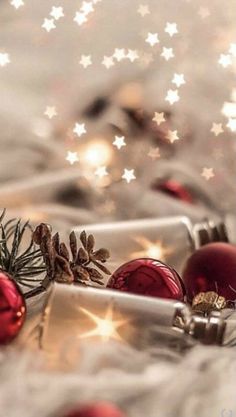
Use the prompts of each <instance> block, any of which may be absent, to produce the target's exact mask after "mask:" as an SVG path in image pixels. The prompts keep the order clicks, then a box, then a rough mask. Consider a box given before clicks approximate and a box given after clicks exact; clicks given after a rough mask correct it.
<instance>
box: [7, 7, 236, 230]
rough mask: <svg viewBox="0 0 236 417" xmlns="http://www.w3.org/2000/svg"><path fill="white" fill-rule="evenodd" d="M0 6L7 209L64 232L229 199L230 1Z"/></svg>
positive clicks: (235, 139) (234, 76) (230, 203)
mask: <svg viewBox="0 0 236 417" xmlns="http://www.w3.org/2000/svg"><path fill="white" fill-rule="evenodd" d="M0 12H1V13H0V19H1V24H0V92H1V93H0V94H1V101H0V107H1V112H0V125H1V136H0V155H1V163H0V187H1V192H0V206H2V207H7V208H8V213H9V215H12V214H14V215H15V214H16V215H20V216H22V217H23V218H25V219H28V218H30V219H31V221H32V222H35V223H37V222H39V221H46V222H48V223H51V224H52V225H53V226H55V227H57V228H59V230H62V231H67V230H68V229H70V228H71V227H74V226H77V225H80V224H86V223H100V222H106V221H113V220H126V219H138V218H147V217H149V218H150V217H151V218H157V217H162V216H173V215H187V216H188V217H190V218H191V219H192V220H193V221H197V220H199V219H201V218H203V217H204V216H220V217H222V216H223V217H224V216H225V214H229V213H234V212H235V208H236V197H235V188H236V186H235V171H236V167H235V152H236V136H235V135H236V28H235V21H236V1H235V0H228V1H227V2H222V1H220V0H211V2H205V1H203V0H195V1H193V0H169V1H168V2H166V1H164V0H159V1H156V0H147V1H145V0H142V1H141V0H138V1H137V0H132V1H131V0H130V1H125V0H113V1H112V0H91V1H76V2H68V1H64V0H57V1H55V0H54V1H51V0H42V1H40V2H38V1H36V0H30V1H27V0H24V1H23V0H12V1H4V0H2V1H1V2H0Z"/></svg>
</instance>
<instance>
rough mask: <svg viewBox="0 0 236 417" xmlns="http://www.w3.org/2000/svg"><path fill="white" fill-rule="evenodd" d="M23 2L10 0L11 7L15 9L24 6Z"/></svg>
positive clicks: (21, 0)
mask: <svg viewBox="0 0 236 417" xmlns="http://www.w3.org/2000/svg"><path fill="white" fill-rule="evenodd" d="M24 4H25V3H24V2H23V0H12V1H11V5H12V6H14V7H15V9H19V7H21V6H24Z"/></svg>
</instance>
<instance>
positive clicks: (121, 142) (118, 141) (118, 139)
mask: <svg viewBox="0 0 236 417" xmlns="http://www.w3.org/2000/svg"><path fill="white" fill-rule="evenodd" d="M112 144H113V145H114V146H116V147H117V149H119V150H120V149H121V148H122V147H123V146H126V143H125V137H124V136H115V140H114V142H112Z"/></svg>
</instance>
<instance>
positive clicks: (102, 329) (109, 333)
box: [80, 306, 128, 342]
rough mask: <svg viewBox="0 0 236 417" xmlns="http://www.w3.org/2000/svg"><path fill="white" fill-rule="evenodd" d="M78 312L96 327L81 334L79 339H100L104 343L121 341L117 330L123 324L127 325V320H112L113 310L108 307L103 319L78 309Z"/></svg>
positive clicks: (83, 309) (85, 310)
mask: <svg viewBox="0 0 236 417" xmlns="http://www.w3.org/2000/svg"><path fill="white" fill-rule="evenodd" d="M80 310H81V311H82V312H83V313H84V314H86V316H88V317H89V318H90V319H91V320H92V321H93V322H94V323H95V324H96V327H95V328H94V329H93V330H90V331H88V332H86V333H83V334H82V335H81V336H80V338H83V339H84V338H87V337H96V336H98V337H101V339H102V340H103V341H104V342H108V340H110V339H116V340H122V338H121V337H120V335H119V333H118V332H117V329H118V328H119V327H121V326H123V325H124V324H127V322H128V320H113V309H112V307H111V306H109V307H108V309H107V312H106V314H105V317H104V318H101V317H99V316H97V315H96V314H93V313H91V312H90V311H89V310H87V309H85V308H83V307H80Z"/></svg>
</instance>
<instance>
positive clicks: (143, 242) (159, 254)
mask: <svg viewBox="0 0 236 417" xmlns="http://www.w3.org/2000/svg"><path fill="white" fill-rule="evenodd" d="M133 240H134V241H135V242H137V243H138V244H139V245H140V246H141V248H142V250H141V251H138V252H133V253H132V254H131V255H130V258H131V259H136V258H144V257H146V258H152V259H158V260H160V261H165V260H166V256H167V255H170V254H171V253H172V252H173V250H172V248H170V247H165V246H164V245H163V243H162V241H161V240H157V241H156V242H152V241H151V240H149V239H147V238H146V237H143V236H137V237H134V238H133Z"/></svg>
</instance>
